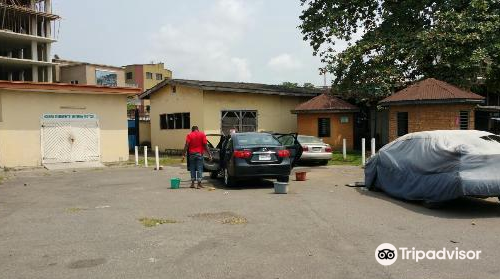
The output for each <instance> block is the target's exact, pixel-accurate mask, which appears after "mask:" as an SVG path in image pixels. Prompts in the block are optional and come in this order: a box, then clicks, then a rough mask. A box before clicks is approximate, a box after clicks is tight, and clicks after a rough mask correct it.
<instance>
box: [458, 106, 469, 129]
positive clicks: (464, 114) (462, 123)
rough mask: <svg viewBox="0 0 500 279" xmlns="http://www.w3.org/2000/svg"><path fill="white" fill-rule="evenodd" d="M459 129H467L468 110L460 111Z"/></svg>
mask: <svg viewBox="0 0 500 279" xmlns="http://www.w3.org/2000/svg"><path fill="white" fill-rule="evenodd" d="M460 130H469V111H467V110H461V111H460Z"/></svg>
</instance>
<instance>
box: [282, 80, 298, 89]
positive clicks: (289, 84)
mask: <svg viewBox="0 0 500 279" xmlns="http://www.w3.org/2000/svg"><path fill="white" fill-rule="evenodd" d="M281 86H283V87H286V88H297V87H299V84H298V83H296V82H289V81H285V82H283V83H282V84H281Z"/></svg>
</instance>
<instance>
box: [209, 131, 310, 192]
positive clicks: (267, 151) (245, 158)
mask: <svg viewBox="0 0 500 279" xmlns="http://www.w3.org/2000/svg"><path fill="white" fill-rule="evenodd" d="M208 137H209V138H211V139H213V138H214V137H217V135H208ZM218 137H219V141H220V142H219V143H218V144H217V145H216V146H214V145H212V144H211V143H210V144H209V147H210V149H211V152H212V154H213V157H214V160H213V161H211V162H210V161H208V160H205V161H206V163H205V170H207V171H210V172H211V173H212V175H211V176H212V177H213V178H214V177H216V176H218V174H219V173H221V174H222V175H223V177H224V184H225V185H226V186H232V185H233V184H234V182H235V181H237V180H241V179H249V178H268V179H277V180H278V181H280V182H288V180H289V175H290V172H291V170H292V166H293V164H294V162H295V161H296V159H297V158H299V157H300V155H301V153H302V149H301V147H300V144H299V143H298V142H297V135H295V134H281V135H272V134H268V133H236V134H232V135H230V136H222V135H219V136H218ZM209 141H210V140H209Z"/></svg>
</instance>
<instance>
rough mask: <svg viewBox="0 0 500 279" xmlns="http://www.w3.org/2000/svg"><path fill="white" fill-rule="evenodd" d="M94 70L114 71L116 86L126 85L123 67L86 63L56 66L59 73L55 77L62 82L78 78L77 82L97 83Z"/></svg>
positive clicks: (69, 81)
mask: <svg viewBox="0 0 500 279" xmlns="http://www.w3.org/2000/svg"><path fill="white" fill-rule="evenodd" d="M96 70H102V71H110V72H115V73H116V77H117V80H116V81H117V86H118V87H125V86H126V84H125V69H121V68H114V67H104V66H95V65H86V64H81V65H74V66H60V67H58V69H57V70H56V71H58V72H59V73H56V76H59V79H57V81H58V82H62V83H71V81H74V80H78V84H86V85H97V84H96V76H95V71H96Z"/></svg>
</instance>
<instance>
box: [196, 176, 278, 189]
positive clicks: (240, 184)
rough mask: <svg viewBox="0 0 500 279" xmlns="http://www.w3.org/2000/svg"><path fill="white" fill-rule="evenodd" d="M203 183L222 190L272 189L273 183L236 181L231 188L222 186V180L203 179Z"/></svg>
mask: <svg viewBox="0 0 500 279" xmlns="http://www.w3.org/2000/svg"><path fill="white" fill-rule="evenodd" d="M204 181H207V182H208V183H209V184H211V185H212V186H213V187H215V188H217V189H223V190H250V189H268V188H273V187H274V181H273V180H267V179H249V180H241V181H236V182H235V186H233V187H226V186H225V185H224V182H223V180H222V178H218V179H211V178H209V177H205V178H204Z"/></svg>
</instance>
